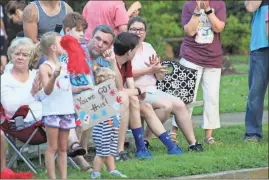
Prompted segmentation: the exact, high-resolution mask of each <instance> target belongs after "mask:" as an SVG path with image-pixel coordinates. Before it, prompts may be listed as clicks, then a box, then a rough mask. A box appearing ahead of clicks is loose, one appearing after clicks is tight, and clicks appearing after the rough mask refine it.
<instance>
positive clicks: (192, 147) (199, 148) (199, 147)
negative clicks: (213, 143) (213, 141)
mask: <svg viewBox="0 0 269 180" xmlns="http://www.w3.org/2000/svg"><path fill="white" fill-rule="evenodd" d="M189 151H196V152H203V151H204V148H203V146H202V144H199V143H197V142H196V143H195V145H190V146H189Z"/></svg>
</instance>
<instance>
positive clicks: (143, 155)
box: [135, 148, 152, 159]
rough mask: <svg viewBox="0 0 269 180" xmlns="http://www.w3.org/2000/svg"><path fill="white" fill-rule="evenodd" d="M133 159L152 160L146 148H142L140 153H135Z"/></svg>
mask: <svg viewBox="0 0 269 180" xmlns="http://www.w3.org/2000/svg"><path fill="white" fill-rule="evenodd" d="M135 157H136V158H138V159H150V158H152V156H151V154H150V152H149V150H148V149H147V148H143V149H141V150H140V151H137V152H136V153H135Z"/></svg>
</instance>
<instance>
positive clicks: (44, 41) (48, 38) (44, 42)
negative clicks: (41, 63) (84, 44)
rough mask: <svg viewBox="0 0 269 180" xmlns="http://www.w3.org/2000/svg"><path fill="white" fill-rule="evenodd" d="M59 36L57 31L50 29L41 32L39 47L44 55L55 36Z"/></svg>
mask: <svg viewBox="0 0 269 180" xmlns="http://www.w3.org/2000/svg"><path fill="white" fill-rule="evenodd" d="M59 36H60V34H59V33H57V32H52V31H51V32H47V33H45V34H43V36H42V37H41V39H40V49H41V51H42V53H43V54H44V55H47V54H48V50H49V48H50V47H51V46H52V45H54V44H55V43H56V37H59Z"/></svg>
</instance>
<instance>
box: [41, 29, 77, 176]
mask: <svg viewBox="0 0 269 180" xmlns="http://www.w3.org/2000/svg"><path fill="white" fill-rule="evenodd" d="M60 42H61V36H60V35H59V34H58V33H56V32H48V33H46V34H44V35H43V36H42V37H41V41H40V46H41V50H42V52H43V53H44V54H45V56H46V57H47V61H45V62H44V63H43V64H42V65H41V66H40V77H41V81H42V87H43V91H44V96H43V98H42V100H41V101H42V106H43V113H42V114H43V117H42V121H43V122H44V124H45V127H46V135H47V144H48V147H47V151H46V153H45V158H46V168H47V172H48V177H49V178H50V179H56V175H55V162H54V156H55V153H56V152H57V153H58V167H59V173H60V179H67V145H68V135H69V130H70V129H73V128H75V127H76V124H75V115H74V113H75V111H74V103H73V97H72V90H71V85H70V81H69V73H68V72H67V69H66V66H65V65H64V64H63V63H60V62H59V61H58V57H59V56H60V55H61V54H62V52H63V49H62V47H61V45H60Z"/></svg>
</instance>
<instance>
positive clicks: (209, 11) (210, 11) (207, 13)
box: [205, 9, 213, 15]
mask: <svg viewBox="0 0 269 180" xmlns="http://www.w3.org/2000/svg"><path fill="white" fill-rule="evenodd" d="M212 12H213V10H212V9H210V10H208V11H205V14H206V15H209V14H211V13H212Z"/></svg>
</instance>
